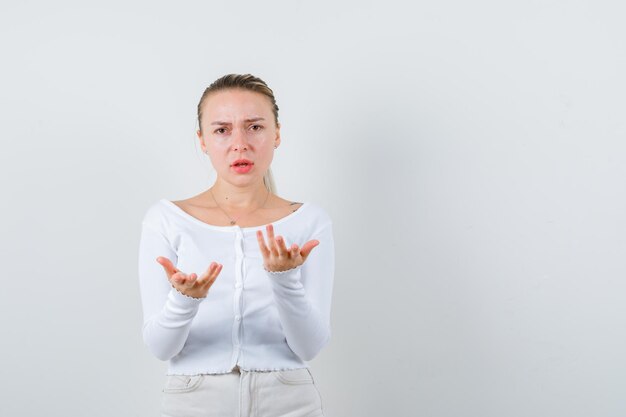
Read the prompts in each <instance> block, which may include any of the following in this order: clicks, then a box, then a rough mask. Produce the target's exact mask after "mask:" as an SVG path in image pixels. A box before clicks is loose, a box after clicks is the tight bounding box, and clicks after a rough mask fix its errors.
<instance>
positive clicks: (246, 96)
mask: <svg viewBox="0 0 626 417" xmlns="http://www.w3.org/2000/svg"><path fill="white" fill-rule="evenodd" d="M202 115H203V119H204V120H206V121H207V122H211V121H212V120H213V119H220V120H223V119H225V118H244V117H253V116H265V117H266V118H267V117H270V116H271V115H272V108H271V102H270V99H269V97H266V96H265V95H264V94H261V93H257V92H255V91H247V90H241V89H236V90H235V89H231V90H222V91H217V92H215V93H211V94H209V96H208V97H207V98H206V100H205V102H204V103H203V104H202ZM209 119H211V120H209Z"/></svg>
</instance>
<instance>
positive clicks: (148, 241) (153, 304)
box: [139, 199, 335, 375]
mask: <svg viewBox="0 0 626 417" xmlns="http://www.w3.org/2000/svg"><path fill="white" fill-rule="evenodd" d="M272 224H273V225H274V234H275V236H278V235H281V236H283V237H284V239H285V245H286V246H287V247H290V246H291V245H292V244H293V243H296V244H298V246H299V247H302V245H304V243H306V242H307V241H309V240H311V239H317V240H319V242H320V244H319V245H317V246H316V247H315V248H313V250H312V251H311V253H310V254H309V257H308V258H307V260H306V261H305V262H304V264H302V265H300V266H298V267H296V268H294V269H291V270H288V271H283V272H278V273H275V272H274V273H271V272H268V271H266V270H265V269H264V268H263V257H262V256H261V252H260V250H259V246H258V241H257V237H256V231H257V230H262V231H263V234H264V236H265V239H266V241H267V233H266V230H265V226H257V227H239V226H238V225H234V226H214V225H210V224H207V223H205V222H203V221H201V220H199V219H197V218H195V217H193V216H191V215H190V214H188V213H187V212H185V211H183V210H182V209H181V208H180V207H178V206H177V205H176V204H174V203H172V202H171V201H169V200H166V199H161V200H159V201H158V202H156V203H154V204H152V205H151V206H150V207H149V208H148V210H147V212H146V213H145V216H144V218H143V221H142V230H141V239H140V243H139V284H140V292H141V300H142V307H143V339H144V342H145V344H146V345H147V346H148V348H149V349H150V351H151V352H152V353H153V354H154V355H155V356H156V357H157V358H159V359H161V360H169V366H168V371H167V374H168V375H197V374H221V373H228V372H231V371H232V370H233V368H234V367H235V366H236V365H237V366H239V367H240V368H241V369H244V370H254V371H273V370H284V369H296V368H307V367H308V365H307V364H306V363H305V362H304V361H309V360H311V359H313V358H314V357H315V356H316V355H317V354H318V353H319V352H320V350H321V349H322V347H324V346H325V345H326V343H327V342H328V341H329V339H330V333H331V332H330V309H331V297H332V288H333V278H334V269H335V259H334V257H335V251H334V241H333V231H332V222H331V219H330V217H329V216H328V214H327V213H326V212H325V211H324V210H323V209H322V208H321V207H319V206H316V205H314V204H312V203H308V202H305V203H304V204H302V205H301V206H300V208H299V209H298V210H296V211H295V212H292V213H290V214H289V215H287V216H286V217H283V218H281V219H279V220H277V221H275V222H273V223H272ZM158 256H164V257H166V258H169V259H170V260H171V261H172V263H173V264H174V265H176V267H177V268H178V269H180V270H182V271H183V272H184V273H187V274H189V273H192V272H195V273H196V274H197V275H198V276H199V275H200V274H202V273H203V272H204V271H205V270H206V269H207V268H208V267H209V265H210V263H211V262H212V261H216V262H218V263H221V264H223V268H222V271H221V272H220V274H219V275H218V277H217V279H216V281H215V282H214V283H213V285H212V286H211V288H210V289H209V293H208V294H207V296H206V297H205V298H192V297H188V296H186V295H184V294H182V293H180V292H178V291H177V290H176V289H174V288H173V287H172V285H171V284H170V283H169V281H168V280H167V275H166V273H165V270H164V269H163V267H162V266H161V265H160V264H159V263H158V262H157V261H156V258H157V257H158Z"/></svg>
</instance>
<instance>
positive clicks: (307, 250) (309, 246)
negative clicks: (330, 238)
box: [300, 239, 320, 260]
mask: <svg viewBox="0 0 626 417" xmlns="http://www.w3.org/2000/svg"><path fill="white" fill-rule="evenodd" d="M319 244H320V241H319V240H316V239H314V240H309V241H308V242H306V243H305V244H304V245H302V249H301V250H300V255H302V258H303V259H304V260H306V258H308V257H309V255H310V254H311V251H312V250H313V248H314V247H316V246H317V245H319Z"/></svg>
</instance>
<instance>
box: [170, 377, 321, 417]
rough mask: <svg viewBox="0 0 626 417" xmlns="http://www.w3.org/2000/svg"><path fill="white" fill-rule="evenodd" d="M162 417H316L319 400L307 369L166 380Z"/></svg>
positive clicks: (317, 392) (318, 411) (318, 394)
mask: <svg viewBox="0 0 626 417" xmlns="http://www.w3.org/2000/svg"><path fill="white" fill-rule="evenodd" d="M162 398H163V401H162V417H218V416H219V417H318V416H324V412H323V408H322V398H321V396H320V393H319V391H318V389H317V386H316V385H315V381H314V380H313V375H312V374H311V372H310V371H309V369H308V368H301V369H292V370H286V371H271V372H256V371H244V370H240V369H239V367H236V368H235V370H234V371H233V372H231V373H229V374H221V375H194V376H180V375H170V376H168V377H167V382H166V385H165V388H164V389H163V397H162Z"/></svg>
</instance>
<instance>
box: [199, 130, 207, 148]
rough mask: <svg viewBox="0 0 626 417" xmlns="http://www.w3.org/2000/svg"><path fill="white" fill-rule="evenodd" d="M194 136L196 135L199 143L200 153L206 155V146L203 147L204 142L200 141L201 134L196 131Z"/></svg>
mask: <svg viewBox="0 0 626 417" xmlns="http://www.w3.org/2000/svg"><path fill="white" fill-rule="evenodd" d="M196 135H198V140H199V141H200V148H201V149H202V153H206V150H207V149H206V146H205V145H204V140H202V132H200V130H199V129H198V130H197V131H196Z"/></svg>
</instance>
